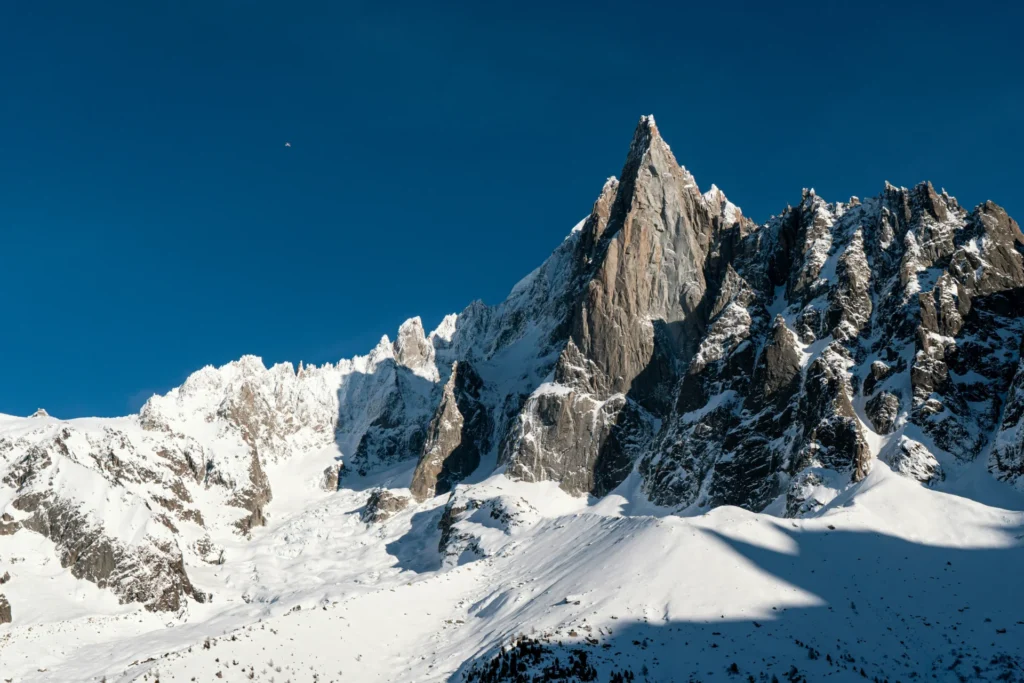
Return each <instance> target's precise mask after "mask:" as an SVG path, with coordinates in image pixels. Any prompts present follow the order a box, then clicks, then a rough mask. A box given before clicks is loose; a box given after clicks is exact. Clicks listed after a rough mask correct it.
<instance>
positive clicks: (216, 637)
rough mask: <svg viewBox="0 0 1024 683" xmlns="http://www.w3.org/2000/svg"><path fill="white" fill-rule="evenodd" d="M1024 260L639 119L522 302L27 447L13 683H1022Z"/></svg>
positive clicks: (923, 217)
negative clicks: (796, 181)
mask: <svg viewBox="0 0 1024 683" xmlns="http://www.w3.org/2000/svg"><path fill="white" fill-rule="evenodd" d="M1022 245H1024V235H1022V234H1021V232H1020V228H1019V227H1018V226H1017V224H1016V223H1015V222H1014V221H1013V220H1012V219H1010V218H1009V217H1008V216H1007V215H1006V213H1005V212H1004V211H1003V210H1002V209H1001V208H999V207H998V206H996V205H995V204H992V203H986V204H983V205H980V206H979V207H977V208H975V209H973V210H972V211H968V210H966V209H964V208H962V207H960V206H959V204H957V202H956V200H955V199H953V198H952V197H950V196H949V195H948V194H946V193H945V192H942V193H936V192H935V191H934V189H933V188H932V187H931V185H929V184H927V183H923V184H921V185H919V186H917V187H915V188H912V189H909V190H908V189H906V188H896V187H894V186H891V185H888V184H886V185H885V186H884V187H883V188H882V191H881V194H879V195H878V196H877V197H873V198H868V199H864V200H859V199H853V200H851V201H850V202H849V203H828V202H826V201H825V200H824V199H822V198H821V197H818V196H817V195H816V194H815V193H814V192H813V191H805V192H804V193H803V196H802V198H801V201H800V202H799V203H798V204H797V205H796V206H795V207H790V208H787V209H786V210H785V211H784V212H783V213H782V214H780V215H779V216H775V217H773V218H772V219H770V220H769V221H768V222H767V223H765V224H763V225H757V224H755V223H753V222H752V221H750V220H749V219H748V218H746V217H744V216H743V214H742V212H741V211H740V209H739V208H738V207H737V206H736V205H735V204H733V203H732V202H730V201H729V200H728V199H727V198H726V196H725V194H724V192H722V191H721V190H720V189H718V188H717V187H714V186H712V187H711V189H710V190H708V191H706V192H704V193H701V192H700V191H699V190H698V188H697V185H696V181H695V180H694V178H693V176H692V175H690V173H689V172H687V171H686V170H685V169H683V167H681V166H680V165H679V164H678V163H677V162H676V160H675V158H674V156H673V155H672V152H671V150H670V149H669V147H668V145H667V144H665V142H664V141H663V140H662V139H661V137H660V133H659V132H658V129H657V126H656V124H655V122H654V119H653V117H644V118H642V119H641V121H640V124H639V126H638V127H637V130H636V133H635V134H634V138H633V141H632V144H631V146H630V149H629V153H628V155H627V159H626V163H625V165H624V167H623V170H622V173H621V174H620V178H618V179H615V178H612V179H609V180H608V181H607V182H606V183H605V184H604V186H603V188H601V190H600V194H599V195H598V198H597V200H596V202H595V203H594V205H593V207H592V210H591V212H590V214H589V215H588V216H587V217H586V218H585V219H584V220H583V221H581V222H580V223H579V224H578V225H576V226H575V227H573V228H572V229H571V231H570V232H569V233H568V236H567V237H566V238H565V240H564V241H563V242H562V243H561V244H559V246H558V247H557V248H556V249H555V251H554V253H553V254H551V256H550V257H549V258H548V259H547V260H546V261H545V262H544V263H543V264H542V265H541V266H540V267H539V268H537V269H536V270H534V271H533V272H532V273H530V274H529V275H528V276H527V277H526V278H524V279H523V280H521V281H520V282H519V283H518V284H516V286H515V287H514V288H513V289H512V291H511V292H510V294H509V296H508V298H507V299H506V300H505V301H503V302H501V303H499V304H497V305H494V306H487V305H485V304H483V303H482V302H479V301H477V302H474V303H472V304H470V305H469V306H468V307H467V308H466V309H465V310H464V311H462V312H461V313H459V314H457V315H454V314H453V315H450V316H448V317H446V318H445V319H444V321H443V322H442V323H441V324H440V325H439V327H438V329H436V330H434V331H433V332H430V333H427V331H426V330H424V328H423V324H422V321H421V320H420V319H419V318H414V319H412V320H409V321H406V322H405V323H403V324H402V325H401V326H400V327H399V328H398V330H397V333H396V335H395V337H394V341H392V340H391V339H390V338H389V337H387V336H385V337H383V338H382V339H381V341H380V343H379V344H378V345H377V346H376V347H375V348H374V349H373V350H371V351H370V353H369V354H367V355H366V356H359V357H356V358H353V359H350V360H341V361H339V362H338V363H337V364H334V365H332V364H328V365H325V366H322V367H317V366H308V365H301V364H300V365H299V367H298V368H295V367H294V366H292V365H291V364H279V365H275V366H273V367H271V368H267V367H266V366H265V365H264V363H263V362H262V360H261V359H259V358H256V357H253V356H244V357H242V358H241V359H240V360H238V361H235V362H232V363H229V364H227V365H225V366H223V367H220V368H214V367H206V368H203V369H201V370H198V371H197V372H195V373H194V374H193V375H191V376H190V377H189V378H188V379H187V380H186V381H185V383H184V384H183V385H182V386H181V387H179V388H177V389H174V390H172V391H170V392H168V393H167V394H166V395H164V396H154V397H153V398H152V399H150V401H148V402H147V403H146V405H145V406H144V407H143V408H142V410H141V411H140V412H139V414H138V415H132V416H128V417H124V418H116V419H99V418H85V419H67V420H65V419H59V418H55V417H52V416H50V415H49V414H47V412H46V411H45V410H43V409H40V410H38V411H37V412H36V413H35V414H33V415H32V416H31V417H13V416H6V415H5V416H0V679H2V680H5V681H12V682H13V681H18V682H19V683H20V682H30V681H108V682H113V681H162V682H166V681H263V682H265V683H286V682H288V681H295V682H298V681H317V682H321V683H327V682H329V681H456V682H458V681H466V682H469V681H476V682H480V683H485V682H498V681H509V682H520V681H529V682H532V681H566V682H568V681H610V682H620V681H621V682H626V681H648V682H654V681H657V682H664V681H719V680H721V681H754V682H756V683H772V682H775V681H778V682H785V681H789V682H795V681H805V682H811V681H826V680H828V681H863V680H869V681H888V682H890V683H896V682H897V681H902V682H904V683H909V682H910V681H916V680H938V681H957V682H959V681H967V680H972V681H973V680H983V681H1024V590H1021V587H1020V577H1021V575H1022V572H1024V360H1022V356H1021V346H1022V341H1024V246H1022Z"/></svg>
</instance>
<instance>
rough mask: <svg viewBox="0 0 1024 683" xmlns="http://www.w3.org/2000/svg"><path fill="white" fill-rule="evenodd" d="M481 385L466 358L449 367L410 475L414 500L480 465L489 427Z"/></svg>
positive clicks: (444, 488)
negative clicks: (445, 380) (448, 375)
mask: <svg viewBox="0 0 1024 683" xmlns="http://www.w3.org/2000/svg"><path fill="white" fill-rule="evenodd" d="M483 388H484V385H483V381H482V380H481V379H480V376H479V375H477V374H476V371H475V370H474V369H473V366H472V365H471V364H470V363H469V362H468V361H462V362H456V363H455V364H454V365H453V366H452V372H451V376H450V377H449V378H448V381H447V382H446V383H445V386H444V391H443V393H442V395H441V403H440V405H438V407H437V410H436V411H435V412H434V417H433V418H432V419H431V420H430V425H429V426H428V427H427V436H426V440H425V441H424V442H423V454H422V455H421V456H420V461H419V463H418V464H417V466H416V471H415V473H414V474H413V478H412V485H411V486H410V488H411V490H412V494H413V496H415V497H416V499H417V500H426V499H427V498H431V497H433V496H435V495H438V494H441V493H447V492H448V491H450V490H451V489H452V487H453V486H454V485H455V484H456V483H458V482H459V481H461V480H462V479H464V478H465V477H467V476H469V475H470V474H472V473H473V471H474V470H476V468H477V467H478V466H479V465H480V456H481V454H483V453H486V452H487V450H488V449H489V448H490V438H491V430H492V425H491V419H490V416H489V415H488V412H487V407H486V406H485V405H484V404H483V403H482V402H481V395H480V394H481V391H482V390H483Z"/></svg>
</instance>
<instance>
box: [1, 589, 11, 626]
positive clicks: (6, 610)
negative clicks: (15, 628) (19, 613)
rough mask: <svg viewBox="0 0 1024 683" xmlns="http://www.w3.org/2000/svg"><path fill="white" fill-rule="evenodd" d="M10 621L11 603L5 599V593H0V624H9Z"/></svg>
mask: <svg viewBox="0 0 1024 683" xmlns="http://www.w3.org/2000/svg"><path fill="white" fill-rule="evenodd" d="M12 621H13V617H12V616H11V603H10V602H9V601H8V600H7V596H6V595H4V594H3V593H0V624H9V623H11V622H12Z"/></svg>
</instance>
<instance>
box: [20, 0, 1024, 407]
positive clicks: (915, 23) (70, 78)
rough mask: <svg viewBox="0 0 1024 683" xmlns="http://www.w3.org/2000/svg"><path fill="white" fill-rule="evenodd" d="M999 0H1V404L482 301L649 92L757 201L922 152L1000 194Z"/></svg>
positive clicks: (1018, 195)
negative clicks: (440, 0)
mask: <svg viewBox="0 0 1024 683" xmlns="http://www.w3.org/2000/svg"><path fill="white" fill-rule="evenodd" d="M428 5H431V6H429V7H428ZM492 5H493V6H492ZM896 5H900V6H896ZM1017 7H1019V3H1010V2H992V3H988V2H971V3H953V2H949V3H944V2H928V3H877V4H873V3H868V2H858V3H828V2H821V1H818V2H785V3H781V2H780V3H766V2H751V3H699V4H691V3H682V2H671V3H670V2H663V3H644V2H629V3H627V2H622V1H619V2H614V3H594V2H587V3H578V4H577V3H568V2H566V3H558V2H551V1H550V0H547V1H545V2H540V3H532V2H516V3H511V4H509V3H503V4H502V3H476V2H474V3H468V2H467V3H465V4H464V5H462V6H460V5H458V4H454V3H453V4H433V3H420V2H411V3H406V2H391V3H382V2H369V3H362V4H348V3H339V2H300V1H293V2H287V3H285V2H276V3H269V2H258V1H252V0H247V1H245V2H241V1H239V2H223V1H221V0H204V1H203V2H143V3H139V2H134V1H132V2H111V1H107V2H99V3H83V2H77V1H76V2H60V3H55V2H45V1H43V0H36V1H33V2H4V3H0V131H2V132H0V226H2V230H3V233H2V234H3V236H4V239H3V246H2V252H0V254H2V258H3V264H2V268H0V292H2V295H0V296H2V297H3V298H2V302H3V305H2V308H0V313H2V315H3V321H4V322H3V326H2V328H0V359H2V362H3V366H4V368H5V370H4V373H3V376H2V377H0V412H6V413H14V414H27V413H29V412H31V411H33V410H35V408H37V407H39V406H43V407H45V408H47V409H48V410H49V411H50V412H51V413H53V414H55V415H58V416H61V417H71V416H79V415H87V414H95V415H116V414H125V413H127V412H129V411H132V410H135V409H137V408H138V406H139V405H140V404H141V402H142V401H143V400H144V399H145V398H146V397H147V396H148V395H149V394H150V393H152V392H153V391H165V390H167V389H168V388H170V387H172V386H174V385H177V384H179V383H180V382H181V381H182V380H183V379H184V378H185V377H186V376H187V375H188V374H189V372H191V371H193V370H195V369H197V368H199V367H201V366H203V365H205V364H207V363H213V364H221V363H224V362H227V361H229V360H231V359H234V358H237V357H238V356H240V355H241V354H244V353H254V354H259V355H261V356H263V358H264V360H266V361H267V362H273V361H280V360H292V361H298V360H300V359H302V360H305V361H312V362H324V361H328V360H331V361H334V360H337V359H338V358H340V357H343V356H350V355H352V354H355V353H365V352H366V351H367V350H368V349H369V348H370V347H372V345H373V344H374V343H375V342H376V340H377V339H378V338H379V337H380V335H381V334H384V333H388V334H391V335H393V333H394V331H395V329H396V328H397V327H398V325H399V323H400V322H401V321H402V320H404V319H405V318H407V317H410V316H413V315H417V314H418V315H422V316H423V318H424V321H425V323H426V324H427V325H428V327H431V326H433V325H435V324H436V323H437V322H438V321H439V320H440V318H441V316H442V315H443V314H445V313H447V312H450V311H458V310H461V309H462V308H463V306H465V305H466V304H467V303H469V301H470V300H472V299H474V298H482V299H483V300H485V301H486V302H488V303H494V302H497V301H499V300H500V299H502V298H503V297H504V295H505V294H506V293H507V291H508V289H509V288H510V287H511V286H512V285H513V284H514V283H515V282H516V281H517V280H518V279H519V278H520V277H522V276H523V275H525V274H526V273H527V272H529V271H530V270H531V269H533V268H534V267H535V266H536V265H537V264H539V263H540V262H541V261H542V260H543V259H544V258H545V257H546V255H547V254H548V253H549V252H550V250H551V249H552V248H553V247H554V246H555V245H557V244H558V242H559V241H560V240H561V239H562V237H563V236H564V235H565V233H566V232H567V231H568V230H569V229H570V228H571V227H572V225H573V224H574V223H575V222H576V221H577V220H578V219H580V218H581V217H583V216H584V215H585V214H586V213H587V212H588V211H589V209H590V206H591V203H592V202H593V200H594V198H595V197H596V194H597V192H598V191H599V190H600V188H601V185H602V183H603V182H604V180H605V178H606V177H607V176H609V175H614V174H617V173H618V172H619V169H620V167H621V164H622V161H623V159H624V157H625V153H626V150H627V147H628V144H629V140H630V136H631V134H632V130H633V127H634V125H635V123H636V120H637V118H638V117H639V116H640V115H641V114H645V113H654V114H655V116H656V117H657V120H658V123H659V127H660V128H661V131H662V134H663V135H664V136H665V137H666V139H667V140H668V141H669V143H670V144H671V145H672V147H673V150H674V151H675V153H676V156H677V157H678V158H679V160H680V161H681V162H682V163H683V164H685V165H686V166H687V167H688V168H689V169H690V170H691V171H692V172H693V173H694V174H695V175H696V177H697V181H698V183H699V184H700V185H701V187H702V188H706V187H708V186H709V185H710V184H711V183H712V182H714V183H716V184H717V185H718V186H719V187H721V188H722V189H723V190H725V192H726V193H727V194H728V195H729V197H730V198H731V199H733V201H735V202H736V203H737V204H739V205H740V206H741V207H743V209H744V211H745V213H746V214H747V215H749V216H752V217H753V218H755V219H756V220H763V219H765V218H767V217H768V216H769V215H770V214H772V213H776V212H778V211H779V210H780V209H782V208H783V207H784V206H785V205H786V203H788V202H792V203H795V202H796V201H799V197H800V189H801V188H802V187H815V188H816V189H817V190H818V192H819V194H821V195H822V196H824V197H826V198H828V199H836V200H840V199H846V198H847V197H849V196H850V195H852V194H856V195H861V196H866V195H869V194H876V193H877V192H878V191H880V189H881V187H882V183H883V181H884V180H887V179H888V180H890V181H891V182H894V183H897V184H903V185H910V184H913V183H915V182H917V181H919V180H922V179H925V178H929V179H931V180H933V181H934V182H935V184H936V186H940V185H941V186H945V187H946V188H947V189H948V190H949V191H950V192H951V193H953V194H954V195H956V196H957V197H958V198H959V199H960V201H961V202H962V203H964V204H969V205H974V204H976V203H977V202H980V201H982V200H985V199H989V198H991V199H993V200H995V201H997V202H999V203H1001V204H1002V205H1004V206H1005V207H1006V208H1007V209H1008V210H1009V211H1010V213H1011V215H1013V214H1015V215H1017V216H1018V217H1022V216H1024V195H1022V192H1024V190H1022V188H1024V167H1022V163H1021V160H1022V152H1024V134H1022V121H1024V117H1022V111H1024V110H1022V105H1024V77H1022V76H1021V73H1022V72H1024V64H1022V58H1021V50H1020V43H1021V39H1022V36H1021V27H1022V26H1024V13H1022V11H1021V10H1020V9H1017ZM286 141H290V142H291V143H292V147H291V148H285V147H284V143H285V142H286Z"/></svg>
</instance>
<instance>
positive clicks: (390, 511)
mask: <svg viewBox="0 0 1024 683" xmlns="http://www.w3.org/2000/svg"><path fill="white" fill-rule="evenodd" d="M408 506H409V499H408V498H407V497H406V496H399V495H396V494H394V493H392V492H391V491H388V490H387V489H374V490H373V491H371V492H370V497H369V498H367V499H366V507H365V508H364V509H363V512H362V515H361V518H362V520H363V521H364V522H367V523H377V522H383V521H385V520H387V519H389V518H391V516H392V515H394V514H395V513H396V512H401V511H402V510H404V509H405V508H406V507H408Z"/></svg>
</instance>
